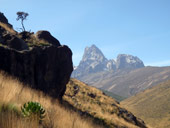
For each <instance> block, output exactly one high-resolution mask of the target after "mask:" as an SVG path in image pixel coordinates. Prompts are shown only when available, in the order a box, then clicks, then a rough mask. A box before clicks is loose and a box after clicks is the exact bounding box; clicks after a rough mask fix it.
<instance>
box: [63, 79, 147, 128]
mask: <svg viewBox="0 0 170 128" xmlns="http://www.w3.org/2000/svg"><path fill="white" fill-rule="evenodd" d="M63 99H64V100H66V101H67V102H68V103H69V104H71V105H72V106H73V107H75V108H77V109H78V110H79V111H81V113H82V114H87V115H89V116H92V117H95V118H96V120H98V121H99V122H100V121H102V122H103V123H104V124H105V125H107V128H135V127H140V128H144V127H146V126H145V124H144V122H143V121H142V120H140V119H138V118H137V117H135V116H134V115H133V114H132V113H131V112H129V111H127V110H126V109H124V108H122V107H121V106H120V105H119V103H118V102H116V101H115V100H114V99H112V98H111V97H108V96H106V95H105V94H104V93H103V92H102V91H100V90H98V89H96V88H94V87H90V86H88V85H86V84H85V83H82V82H80V81H79V80H76V79H71V80H70V82H69V83H68V84H67V90H66V93H65V95H64V97H63Z"/></svg>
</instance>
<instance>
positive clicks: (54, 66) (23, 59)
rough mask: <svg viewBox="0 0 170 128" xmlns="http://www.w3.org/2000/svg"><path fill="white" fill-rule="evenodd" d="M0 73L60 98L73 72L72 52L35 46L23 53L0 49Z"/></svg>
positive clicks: (59, 48) (54, 47)
mask: <svg viewBox="0 0 170 128" xmlns="http://www.w3.org/2000/svg"><path fill="white" fill-rule="evenodd" d="M0 70H3V71H5V72H7V73H9V74H10V75H12V76H15V77H17V78H18V79H19V80H20V81H22V82H23V83H25V84H27V85H29V86H30V87H32V88H35V89H38V90H41V91H43V92H45V93H46V94H49V95H50V96H52V97H55V98H59V99H61V98H62V96H63V95H64V92H65V89H66V84H67V82H68V81H69V79H70V75H71V72H72V70H73V65H72V52H71V50H70V49H69V48H68V47H67V46H59V47H56V46H48V47H43V48H41V47H35V48H33V49H32V50H25V51H17V50H14V49H9V48H5V47H0Z"/></svg>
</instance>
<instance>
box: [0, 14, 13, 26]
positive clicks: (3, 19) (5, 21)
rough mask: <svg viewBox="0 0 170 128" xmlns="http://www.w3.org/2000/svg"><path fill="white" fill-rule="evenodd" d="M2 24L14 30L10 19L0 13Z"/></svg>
mask: <svg viewBox="0 0 170 128" xmlns="http://www.w3.org/2000/svg"><path fill="white" fill-rule="evenodd" d="M0 22H2V23H4V24H7V25H8V26H9V27H11V28H12V25H11V24H9V23H8V19H7V18H6V17H5V16H4V14H3V13H1V12H0Z"/></svg>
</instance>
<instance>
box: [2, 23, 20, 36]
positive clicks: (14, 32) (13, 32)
mask: <svg viewBox="0 0 170 128" xmlns="http://www.w3.org/2000/svg"><path fill="white" fill-rule="evenodd" d="M0 26H1V27H3V28H4V29H5V30H7V31H8V32H10V33H11V34H16V33H17V32H16V31H15V30H14V29H12V28H10V27H9V26H8V25H7V24H4V23H2V22H0Z"/></svg>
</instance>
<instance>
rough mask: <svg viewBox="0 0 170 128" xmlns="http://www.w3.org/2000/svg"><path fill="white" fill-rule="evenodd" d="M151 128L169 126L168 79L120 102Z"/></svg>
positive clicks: (169, 93) (169, 89)
mask: <svg viewBox="0 0 170 128" xmlns="http://www.w3.org/2000/svg"><path fill="white" fill-rule="evenodd" d="M121 105H123V106H124V107H125V108H127V109H128V110H130V111H131V112H133V113H134V114H135V115H136V116H138V117H140V118H141V119H143V120H144V121H145V122H146V123H147V124H149V125H150V126H152V127H153V128H170V80H169V81H166V82H163V83H161V84H159V85H157V86H155V87H153V88H151V89H147V90H145V91H144V92H141V93H139V94H137V95H136V96H132V97H130V98H128V99H126V100H125V101H122V102H121Z"/></svg>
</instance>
